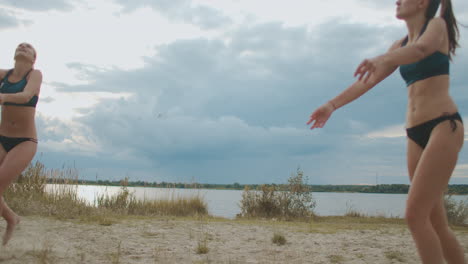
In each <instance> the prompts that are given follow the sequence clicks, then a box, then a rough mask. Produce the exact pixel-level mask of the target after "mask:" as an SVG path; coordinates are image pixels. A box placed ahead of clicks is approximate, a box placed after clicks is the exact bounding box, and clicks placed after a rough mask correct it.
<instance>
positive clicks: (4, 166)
mask: <svg viewBox="0 0 468 264" xmlns="http://www.w3.org/2000/svg"><path fill="white" fill-rule="evenodd" d="M36 149H37V143H35V142H31V141H26V142H23V143H20V144H18V145H17V146H16V147H14V148H13V149H12V150H10V151H9V152H8V153H6V154H5V156H4V158H3V160H2V161H1V163H0V197H1V200H0V208H1V209H0V210H1V215H2V217H3V218H5V220H6V221H7V228H6V230H5V234H4V236H3V245H6V244H7V243H8V241H9V240H10V238H11V236H12V234H13V231H14V229H15V226H16V225H17V224H18V223H19V217H18V215H16V214H15V213H14V212H13V211H12V210H11V209H10V207H8V205H7V204H6V203H5V201H4V199H3V193H4V192H5V191H6V189H7V188H8V186H9V185H10V184H11V183H12V182H13V180H14V179H15V178H16V177H17V176H18V175H20V173H21V172H22V171H23V170H24V169H26V167H27V166H28V165H29V163H30V162H31V160H32V159H33V157H34V155H35V153H36ZM2 150H3V149H2Z"/></svg>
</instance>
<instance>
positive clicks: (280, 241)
mask: <svg viewBox="0 0 468 264" xmlns="http://www.w3.org/2000/svg"><path fill="white" fill-rule="evenodd" d="M271 242H273V244H276V245H278V246H282V245H284V244H286V238H285V237H284V236H283V235H281V234H278V233H274V234H273V237H272V238H271Z"/></svg>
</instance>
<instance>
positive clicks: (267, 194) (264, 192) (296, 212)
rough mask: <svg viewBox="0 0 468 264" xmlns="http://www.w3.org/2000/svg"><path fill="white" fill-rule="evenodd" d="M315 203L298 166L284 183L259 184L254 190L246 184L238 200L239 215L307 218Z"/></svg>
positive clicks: (310, 214) (285, 218)
mask: <svg viewBox="0 0 468 264" xmlns="http://www.w3.org/2000/svg"><path fill="white" fill-rule="evenodd" d="M315 206H316V203H315V201H314V199H313V197H312V189H311V187H310V186H309V185H307V184H306V179H304V173H303V172H302V171H301V170H300V169H297V171H296V174H292V175H291V177H290V178H289V179H288V184H285V185H262V186H260V188H259V189H257V190H251V189H250V188H249V187H248V186H246V187H245V189H244V192H243V193H242V200H241V204H240V207H241V214H240V216H241V217H261V218H269V219H270V218H281V219H284V220H291V219H301V218H307V219H308V218H310V217H311V216H313V215H314V214H313V210H314V208H315Z"/></svg>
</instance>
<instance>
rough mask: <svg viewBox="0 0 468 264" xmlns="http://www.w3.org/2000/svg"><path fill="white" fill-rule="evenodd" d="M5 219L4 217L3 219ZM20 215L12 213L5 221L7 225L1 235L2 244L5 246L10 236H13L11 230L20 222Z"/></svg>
mask: <svg viewBox="0 0 468 264" xmlns="http://www.w3.org/2000/svg"><path fill="white" fill-rule="evenodd" d="M5 220H6V219H5ZM20 220H21V219H20V217H19V216H18V215H14V216H13V217H11V218H10V219H8V220H6V221H7V227H6V230H5V234H4V235H3V245H4V246H5V245H6V244H7V243H8V241H10V239H11V237H12V236H13V231H15V227H16V225H17V224H19V222H20Z"/></svg>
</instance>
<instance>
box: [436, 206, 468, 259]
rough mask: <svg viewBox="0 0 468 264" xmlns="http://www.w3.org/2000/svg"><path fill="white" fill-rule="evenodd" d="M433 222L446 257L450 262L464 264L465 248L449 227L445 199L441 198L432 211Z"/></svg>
mask: <svg viewBox="0 0 468 264" xmlns="http://www.w3.org/2000/svg"><path fill="white" fill-rule="evenodd" d="M431 223H432V226H433V227H434V229H435V231H436V233H437V235H438V236H439V239H440V242H441V244H442V250H443V252H444V258H445V260H446V261H447V263H448V264H464V263H465V260H464V259H465V256H464V253H463V248H462V247H461V245H460V243H459V242H458V240H457V238H456V237H455V234H454V233H453V232H452V230H451V229H450V227H449V224H448V221H447V213H446V212H445V207H444V199H441V200H439V202H438V203H437V205H436V206H435V207H434V209H432V212H431Z"/></svg>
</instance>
